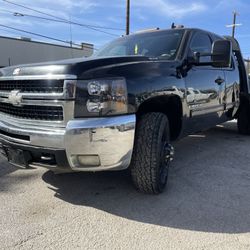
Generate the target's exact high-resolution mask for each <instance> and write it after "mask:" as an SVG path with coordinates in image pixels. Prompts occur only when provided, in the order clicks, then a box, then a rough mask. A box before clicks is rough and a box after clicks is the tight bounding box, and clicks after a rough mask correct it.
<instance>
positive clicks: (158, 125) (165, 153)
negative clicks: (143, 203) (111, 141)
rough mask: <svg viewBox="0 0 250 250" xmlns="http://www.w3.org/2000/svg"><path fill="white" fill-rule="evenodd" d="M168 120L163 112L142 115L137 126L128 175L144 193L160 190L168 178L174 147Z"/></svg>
mask: <svg viewBox="0 0 250 250" xmlns="http://www.w3.org/2000/svg"><path fill="white" fill-rule="evenodd" d="M169 141H170V135H169V122H168V118H167V116H166V115H164V114H163V113H155V112H152V113H147V114H145V115H143V116H142V117H141V118H140V119H139V121H138V123H137V128H136V137H135V145H134V151H133V156H132V162H131V175H132V180H133V182H134V185H135V186H136V188H137V189H138V190H139V191H141V192H144V193H148V194H159V193H161V192H163V190H164V188H165V186H166V184H167V179H168V170H169V164H170V161H171V154H170V152H172V153H173V148H172V147H171V145H170V144H169Z"/></svg>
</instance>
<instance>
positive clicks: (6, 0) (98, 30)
mask: <svg viewBox="0 0 250 250" xmlns="http://www.w3.org/2000/svg"><path fill="white" fill-rule="evenodd" d="M3 1H4V2H6V3H9V4H12V5H15V6H18V7H21V8H24V9H27V10H31V11H34V12H37V13H39V14H42V15H46V16H50V17H53V18H56V19H57V20H61V21H63V22H65V23H68V24H74V25H78V26H82V27H85V28H88V29H91V30H95V31H97V32H102V33H105V34H107V35H110V36H114V37H118V35H116V34H113V33H110V32H107V31H104V30H100V29H106V28H108V27H104V26H93V25H88V24H82V23H77V22H71V21H70V20H67V19H65V18H61V17H57V16H55V15H52V14H48V13H45V12H43V11H39V10H36V9H34V8H30V7H27V6H24V5H22V4H17V3H14V2H11V1H8V0H3ZM33 17H34V16H33ZM99 28H100V29H99ZM109 29H114V28H109Z"/></svg>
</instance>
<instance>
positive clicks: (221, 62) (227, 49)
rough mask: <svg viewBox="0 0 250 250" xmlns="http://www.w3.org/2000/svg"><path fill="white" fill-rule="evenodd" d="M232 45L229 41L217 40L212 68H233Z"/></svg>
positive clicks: (214, 46)
mask: <svg viewBox="0 0 250 250" xmlns="http://www.w3.org/2000/svg"><path fill="white" fill-rule="evenodd" d="M232 51H233V50H232V43H231V41H228V40H217V41H215V42H214V43H213V46H212V53H211V54H212V55H211V59H212V66H213V67H216V68H228V67H230V66H231V58H232Z"/></svg>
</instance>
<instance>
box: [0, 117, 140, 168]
mask: <svg viewBox="0 0 250 250" xmlns="http://www.w3.org/2000/svg"><path fill="white" fill-rule="evenodd" d="M0 119H1V117H0ZM135 124H136V117H135V115H124V116H117V117H108V118H86V119H75V120H71V121H69V122H68V123H67V126H66V128H58V127H53V126H51V127H43V126H41V127H34V126H33V125H32V124H27V123H26V124H21V123H18V125H16V124H15V123H14V122H12V121H10V120H9V119H4V118H2V119H1V121H0V140H1V141H2V144H4V142H6V141H7V142H8V143H15V145H21V146H22V148H23V147H25V146H27V148H29V147H33V146H34V147H36V148H37V147H38V148H41V150H42V149H51V150H53V149H55V150H65V152H66V156H67V160H68V165H69V167H70V169H71V170H73V171H104V170H121V169H126V168H127V167H128V166H129V164H130V161H131V156H132V151H133V144H134V134H135ZM1 131H2V132H1ZM23 136H26V137H28V138H29V139H28V140H24V139H23ZM79 157H81V159H82V160H81V161H80V162H79V160H78V159H79ZM86 157H87V158H86ZM92 158H93V159H98V160H99V161H98V164H97V163H95V164H90V165H89V166H88V165H86V164H84V162H83V161H84V159H92ZM31 165H32V166H35V165H36V164H35V163H34V162H33V163H31ZM39 166H40V165H39ZM48 167H49V166H48ZM58 167H60V166H58Z"/></svg>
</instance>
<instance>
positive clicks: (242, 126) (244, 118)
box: [237, 105, 250, 135]
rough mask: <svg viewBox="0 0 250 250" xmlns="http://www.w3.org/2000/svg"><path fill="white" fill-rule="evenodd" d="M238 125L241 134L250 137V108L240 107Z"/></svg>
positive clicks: (246, 106)
mask: <svg viewBox="0 0 250 250" xmlns="http://www.w3.org/2000/svg"><path fill="white" fill-rule="evenodd" d="M237 125H238V131H239V133H240V134H242V135H250V108H249V107H248V105H242V106H241V107H240V110H239V115H238V121H237Z"/></svg>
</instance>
